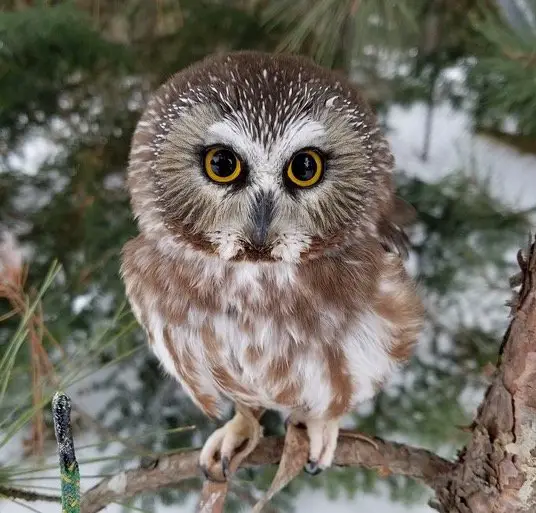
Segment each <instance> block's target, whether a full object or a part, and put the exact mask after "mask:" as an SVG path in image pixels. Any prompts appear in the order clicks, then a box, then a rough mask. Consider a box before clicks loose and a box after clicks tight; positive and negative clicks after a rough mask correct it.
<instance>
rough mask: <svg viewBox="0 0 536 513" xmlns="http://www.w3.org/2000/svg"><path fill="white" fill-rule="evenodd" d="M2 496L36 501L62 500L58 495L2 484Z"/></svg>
mask: <svg viewBox="0 0 536 513" xmlns="http://www.w3.org/2000/svg"><path fill="white" fill-rule="evenodd" d="M0 497H6V498H8V499H22V500H23V501H28V502H34V501H43V502H60V501H61V497H60V496H58V495H46V494H43V493H37V492H30V491H28V490H21V489H20V488H12V487H10V486H0Z"/></svg>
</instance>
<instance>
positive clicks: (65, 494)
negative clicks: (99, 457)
mask: <svg viewBox="0 0 536 513" xmlns="http://www.w3.org/2000/svg"><path fill="white" fill-rule="evenodd" d="M52 413H53V418H54V432H55V433H56V440H57V442H58V455H59V458H60V472H61V504H62V510H63V513H80V471H79V470H78V462H77V461H76V456H75V453H74V442H73V434H72V431H71V401H70V400H69V398H68V397H67V396H66V395H65V394H62V393H59V392H58V393H56V394H55V395H54V398H53V399H52Z"/></svg>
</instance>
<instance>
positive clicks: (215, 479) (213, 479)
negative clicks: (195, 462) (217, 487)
mask: <svg viewBox="0 0 536 513" xmlns="http://www.w3.org/2000/svg"><path fill="white" fill-rule="evenodd" d="M199 468H200V469H201V472H202V473H203V475H204V476H205V479H206V480H207V481H210V482H211V483H225V482H227V476H225V475H224V479H220V478H218V477H215V476H214V475H213V474H211V472H210V470H209V469H208V468H207V466H206V465H199Z"/></svg>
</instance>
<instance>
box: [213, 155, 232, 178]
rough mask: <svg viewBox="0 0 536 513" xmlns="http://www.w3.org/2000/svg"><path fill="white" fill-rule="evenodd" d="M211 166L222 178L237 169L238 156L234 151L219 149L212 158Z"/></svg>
mask: <svg viewBox="0 0 536 513" xmlns="http://www.w3.org/2000/svg"><path fill="white" fill-rule="evenodd" d="M210 168H211V170H212V172H213V173H214V174H215V175H217V176H220V177H222V178H225V177H227V176H230V175H232V174H233V173H234V172H235V170H236V157H235V156H234V154H233V152H232V151H229V150H218V151H217V152H216V153H214V155H212V158H211V159H210Z"/></svg>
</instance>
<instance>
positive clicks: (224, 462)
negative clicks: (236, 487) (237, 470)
mask: <svg viewBox="0 0 536 513" xmlns="http://www.w3.org/2000/svg"><path fill="white" fill-rule="evenodd" d="M230 463H231V462H230V460H229V458H228V457H227V456H224V457H223V458H222V459H221V472H222V474H223V477H224V478H225V479H226V480H227V478H228V477H229V470H230V467H229V466H230Z"/></svg>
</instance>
